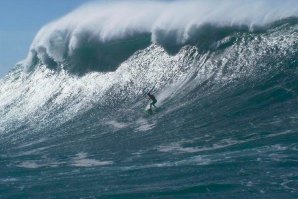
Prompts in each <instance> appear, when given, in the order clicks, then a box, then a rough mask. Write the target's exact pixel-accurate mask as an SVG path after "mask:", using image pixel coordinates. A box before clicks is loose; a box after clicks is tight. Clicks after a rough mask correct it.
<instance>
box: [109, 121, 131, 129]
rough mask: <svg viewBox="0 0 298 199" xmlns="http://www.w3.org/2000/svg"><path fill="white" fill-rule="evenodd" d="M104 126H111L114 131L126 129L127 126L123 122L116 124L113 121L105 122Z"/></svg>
mask: <svg viewBox="0 0 298 199" xmlns="http://www.w3.org/2000/svg"><path fill="white" fill-rule="evenodd" d="M106 124H109V125H111V126H112V127H114V128H116V129H123V128H126V127H127V126H128V124H126V123H123V122H117V121H114V120H111V121H108V122H106Z"/></svg>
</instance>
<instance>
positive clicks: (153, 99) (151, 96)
mask: <svg viewBox="0 0 298 199" xmlns="http://www.w3.org/2000/svg"><path fill="white" fill-rule="evenodd" d="M147 95H148V96H149V97H150V99H151V100H152V102H151V103H150V109H151V107H152V106H154V107H156V106H155V104H156V102H157V100H156V98H155V97H154V95H151V94H150V93H148V94H147Z"/></svg>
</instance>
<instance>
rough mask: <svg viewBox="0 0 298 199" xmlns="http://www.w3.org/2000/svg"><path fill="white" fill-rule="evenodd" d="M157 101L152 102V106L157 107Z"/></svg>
mask: <svg viewBox="0 0 298 199" xmlns="http://www.w3.org/2000/svg"><path fill="white" fill-rule="evenodd" d="M156 102H157V100H154V101H153V102H152V103H151V104H152V106H154V107H155V108H156V106H155V104H156ZM151 104H150V105H151Z"/></svg>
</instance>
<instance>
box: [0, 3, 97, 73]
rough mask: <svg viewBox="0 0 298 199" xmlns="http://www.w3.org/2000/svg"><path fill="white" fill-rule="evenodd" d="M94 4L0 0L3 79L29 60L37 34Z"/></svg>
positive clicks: (0, 54)
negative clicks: (64, 17) (46, 26)
mask: <svg viewBox="0 0 298 199" xmlns="http://www.w3.org/2000/svg"><path fill="white" fill-rule="evenodd" d="M92 1H94V0H0V77H3V76H4V75H6V74H7V73H8V72H9V70H11V69H12V68H13V67H14V66H15V64H16V63H17V62H19V61H22V60H23V59H25V58H26V56H27V54H28V50H29V47H30V44H31V42H32V40H33V39H34V37H35V35H36V33H37V32H38V30H39V29H40V28H41V27H42V26H44V25H46V24H47V23H49V22H51V21H53V20H55V19H58V18H60V17H62V16H64V15H65V14H67V13H69V12H70V11H72V10H74V9H75V8H77V7H79V6H80V5H82V4H84V3H87V2H92Z"/></svg>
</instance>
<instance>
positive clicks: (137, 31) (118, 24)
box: [27, 0, 298, 74]
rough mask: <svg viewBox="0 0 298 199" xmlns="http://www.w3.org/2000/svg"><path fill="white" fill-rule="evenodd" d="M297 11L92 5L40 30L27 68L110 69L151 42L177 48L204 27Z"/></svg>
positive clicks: (252, 5) (218, 4)
mask: <svg viewBox="0 0 298 199" xmlns="http://www.w3.org/2000/svg"><path fill="white" fill-rule="evenodd" d="M177 11H178V12H177ZM297 13H298V2H296V1H293V0H286V1H282V2H281V1H277V0H264V1H257V0H253V1H249V2H248V1H246V2H243V1H237V0H231V1H219V0H211V1H203V0H196V1H194V0H188V1H174V2H164V1H162V2H158V1H142V2H140V1H124V2H123V1H121V2H120V1H116V2H112V3H91V4H87V5H85V6H82V7H80V8H78V9H77V10H75V11H73V12H71V13H69V14H68V15H66V16H65V17H63V18H61V19H59V20H57V21H54V22H52V23H50V24H48V25H46V26H44V27H43V28H42V29H41V30H40V31H39V33H38V34H37V35H36V37H35V39H34V41H33V43H32V45H31V48H30V52H29V55H28V57H27V70H32V69H34V68H35V67H36V65H37V64H44V65H47V66H48V67H49V68H59V67H60V68H61V63H64V66H63V67H64V68H65V69H68V70H69V71H70V72H74V73H83V74H84V73H86V72H88V71H94V70H96V71H104V72H105V71H114V70H115V69H116V68H117V67H118V66H119V64H120V63H122V62H123V61H125V60H126V59H127V58H128V57H129V56H131V55H132V54H133V53H134V52H136V51H137V50H140V49H144V48H146V47H148V46H149V45H150V42H154V43H159V44H162V45H164V46H166V47H167V45H168V47H172V46H173V47H176V46H177V45H178V46H179V45H183V44H186V43H188V42H191V41H193V40H194V39H193V37H194V35H195V36H196V33H197V30H198V29H201V27H203V29H204V28H206V25H207V24H210V25H212V26H218V27H236V26H237V27H243V26H244V27H246V29H248V30H253V29H254V28H255V27H257V26H263V25H266V24H268V23H272V22H274V21H276V20H280V19H283V18H287V17H292V16H297ZM203 33H204V31H203ZM196 42H197V43H200V42H202V40H196ZM128 43H129V44H128ZM171 45H172V46H171Z"/></svg>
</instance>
